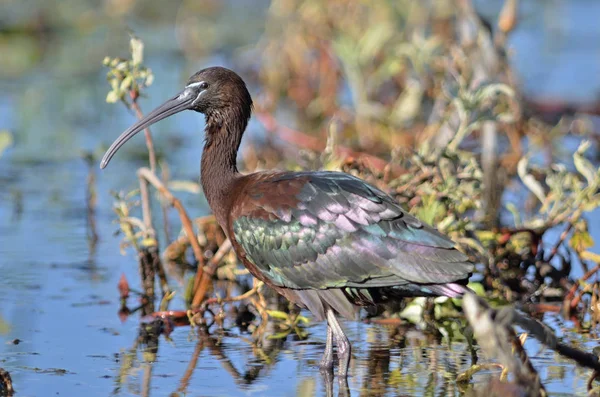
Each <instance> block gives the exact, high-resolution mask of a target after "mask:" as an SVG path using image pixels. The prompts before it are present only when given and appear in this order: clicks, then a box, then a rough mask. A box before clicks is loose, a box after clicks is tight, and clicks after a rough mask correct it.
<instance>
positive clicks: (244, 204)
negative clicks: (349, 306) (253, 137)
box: [230, 172, 473, 289]
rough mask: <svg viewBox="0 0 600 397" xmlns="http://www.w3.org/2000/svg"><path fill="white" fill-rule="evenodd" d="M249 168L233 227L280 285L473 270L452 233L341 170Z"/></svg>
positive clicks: (363, 282) (403, 280) (442, 278)
mask: <svg viewBox="0 0 600 397" xmlns="http://www.w3.org/2000/svg"><path fill="white" fill-rule="evenodd" d="M253 175H254V176H257V177H255V180H254V181H252V183H248V184H247V185H246V188H244V189H243V190H242V191H241V194H240V195H239V197H237V199H236V201H235V204H234V205H233V208H232V212H231V215H230V216H231V222H232V224H233V235H234V238H235V239H236V240H237V242H238V243H239V244H240V245H241V247H242V248H243V249H244V250H245V253H246V258H247V259H248V260H250V261H251V262H252V263H253V264H254V265H255V266H256V267H257V268H258V269H259V270H260V272H261V273H262V274H263V275H264V276H265V277H266V278H268V279H269V280H270V281H272V282H273V283H274V284H275V285H277V286H282V287H287V288H295V289H325V288H334V287H338V288H341V287H383V286H394V285H404V284H413V283H417V284H442V283H449V282H453V281H459V280H464V279H465V278H466V277H468V276H469V274H470V272H472V270H473V265H472V264H471V263H469V262H468V258H467V257H466V256H465V255H464V254H463V253H461V252H460V251H458V250H456V249H455V248H454V243H453V242H452V241H451V240H450V239H448V238H447V237H445V236H444V235H442V234H441V233H439V232H438V231H436V230H435V229H433V228H432V227H430V226H428V225H426V224H424V223H422V222H420V221H419V220H418V219H416V218H415V217H413V216H412V215H410V214H408V213H407V212H406V211H404V210H403V209H402V208H401V207H400V206H399V205H398V204H397V203H396V202H395V201H394V200H393V199H392V198H391V197H390V196H388V195H386V194H385V193H383V192H382V191H380V190H379V189H377V188H375V187H373V186H371V185H369V184H367V183H366V182H364V181H362V180H360V179H358V178H355V177H353V176H351V175H348V174H344V173H339V172H302V173H291V172H290V173H278V174H271V175H267V176H260V177H259V175H261V174H253ZM253 175H250V176H249V177H252V176H253Z"/></svg>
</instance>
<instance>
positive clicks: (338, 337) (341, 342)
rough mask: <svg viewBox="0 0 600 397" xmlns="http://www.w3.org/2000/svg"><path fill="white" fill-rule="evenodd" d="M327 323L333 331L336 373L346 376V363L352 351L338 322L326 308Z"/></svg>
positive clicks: (341, 376)
mask: <svg viewBox="0 0 600 397" xmlns="http://www.w3.org/2000/svg"><path fill="white" fill-rule="evenodd" d="M327 324H329V327H330V328H331V330H332V331H333V336H334V337H335V344H336V345H337V354H338V375H339V376H340V378H346V377H347V376H348V365H349V364H350V355H351V353H352V348H351V346H350V341H349V340H348V337H346V334H344V331H343V330H342V327H341V326H340V323H338V321H337V319H336V318H335V314H334V313H333V310H331V309H327Z"/></svg>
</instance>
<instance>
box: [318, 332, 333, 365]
mask: <svg viewBox="0 0 600 397" xmlns="http://www.w3.org/2000/svg"><path fill="white" fill-rule="evenodd" d="M319 369H320V370H321V372H331V371H332V370H333V330H332V329H331V325H329V322H327V341H326V342H325V352H324V353H323V358H322V359H321V364H320V365H319Z"/></svg>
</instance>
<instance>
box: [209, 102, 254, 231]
mask: <svg viewBox="0 0 600 397" xmlns="http://www.w3.org/2000/svg"><path fill="white" fill-rule="evenodd" d="M246 124H247V120H246V121H244V120H241V121H238V120H236V118H235V117H232V115H228V114H223V113H218V114H209V115H207V116H206V142H205V144H204V151H203V152H202V162H201V169H200V183H201V184H202V189H203V190H204V194H205V196H206V199H207V201H208V205H209V206H210V208H211V210H212V211H213V213H214V214H215V216H216V218H217V221H218V222H219V224H220V225H221V227H223V228H225V227H226V221H227V213H228V212H229V207H230V203H231V200H232V199H233V197H231V196H232V194H231V192H232V189H233V187H234V185H235V180H236V178H237V177H238V176H239V175H240V174H239V172H238V169H237V166H236V157H237V151H238V148H239V146H240V143H241V141H242V134H243V133H244V129H245V128H246Z"/></svg>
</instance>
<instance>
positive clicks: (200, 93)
mask: <svg viewBox="0 0 600 397" xmlns="http://www.w3.org/2000/svg"><path fill="white" fill-rule="evenodd" d="M202 94H204V90H202V91H200V92H199V93H198V96H197V97H196V99H194V100H193V101H192V105H195V104H196V102H198V101H199V100H200V97H201V96H202Z"/></svg>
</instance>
